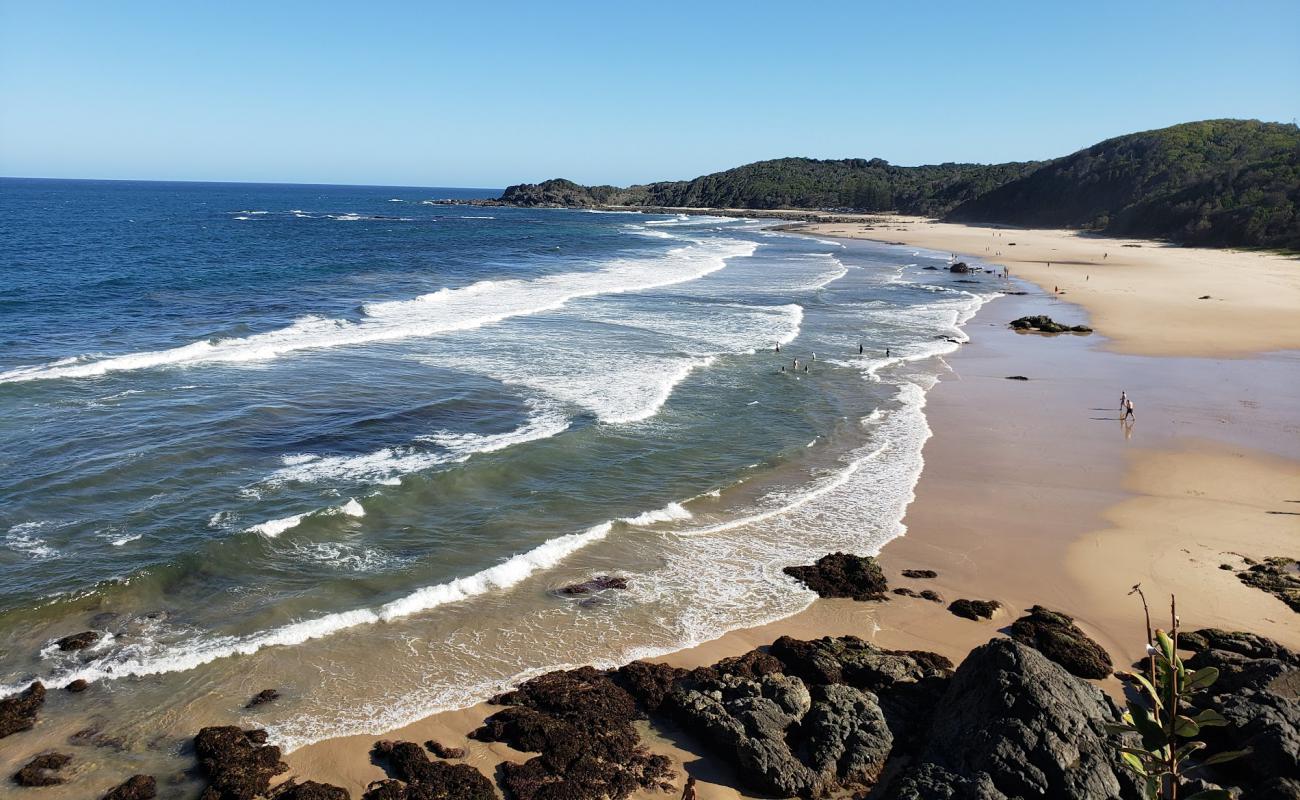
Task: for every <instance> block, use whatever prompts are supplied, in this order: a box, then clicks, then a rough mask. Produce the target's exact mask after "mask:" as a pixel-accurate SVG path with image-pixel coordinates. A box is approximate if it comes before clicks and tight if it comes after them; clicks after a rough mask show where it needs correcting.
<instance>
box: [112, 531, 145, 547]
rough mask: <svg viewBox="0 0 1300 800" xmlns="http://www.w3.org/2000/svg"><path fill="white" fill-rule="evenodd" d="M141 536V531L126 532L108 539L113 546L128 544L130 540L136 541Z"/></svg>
mask: <svg viewBox="0 0 1300 800" xmlns="http://www.w3.org/2000/svg"><path fill="white" fill-rule="evenodd" d="M142 536H144V534H143V533H128V534H125V535H123V536H118V537H117V538H115V539H112V540H110V541H109V544H111V545H113V546H114V547H121V546H122V545H124V544H130V543H131V542H134V541H136V540H137V539H139V538H140V537H142Z"/></svg>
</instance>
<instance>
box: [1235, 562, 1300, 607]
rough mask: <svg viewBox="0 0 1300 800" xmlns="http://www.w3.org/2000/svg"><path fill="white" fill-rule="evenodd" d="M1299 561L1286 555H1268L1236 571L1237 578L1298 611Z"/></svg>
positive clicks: (1299, 601) (1299, 590)
mask: <svg viewBox="0 0 1300 800" xmlns="http://www.w3.org/2000/svg"><path fill="white" fill-rule="evenodd" d="M1297 566H1300V561H1297V560H1296V559H1294V558H1288V557H1286V556H1270V557H1269V558H1266V559H1264V561H1263V562H1262V563H1258V564H1252V565H1250V568H1249V569H1246V570H1243V571H1242V572H1238V573H1237V580H1239V581H1241V582H1242V583H1244V584H1246V585H1247V586H1254V587H1255V588H1256V589H1260V590H1262V591H1265V592H1268V593H1269V594H1271V595H1273V596H1274V597H1276V598H1277V599H1279V600H1281V601H1282V602H1283V603H1286V604H1287V605H1288V606H1290V608H1291V610H1292V611H1295V612H1297V613H1300V572H1297V571H1296V567H1297Z"/></svg>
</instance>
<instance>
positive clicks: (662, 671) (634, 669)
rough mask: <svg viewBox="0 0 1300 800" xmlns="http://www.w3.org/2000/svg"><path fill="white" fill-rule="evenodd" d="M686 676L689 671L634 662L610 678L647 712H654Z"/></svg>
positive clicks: (616, 671)
mask: <svg viewBox="0 0 1300 800" xmlns="http://www.w3.org/2000/svg"><path fill="white" fill-rule="evenodd" d="M686 674H687V670H684V669H682V668H680V667H671V666H669V665H667V664H652V663H650V662H648V661H633V662H632V663H630V664H625V665H623V666H621V667H619V668H618V669H616V670H614V672H613V673H612V674H611V675H610V678H611V679H612V680H613V681H614V683H616V684H618V685H619V686H621V687H623V689H624V691H626V692H627V693H628V694H630V695H632V697H634V698H636V701H637V703H639V704H640V705H641V708H643V709H644V710H645V711H647V712H654V711H658V710H659V707H660V706H662V705H663V703H664V699H665V698H667V697H668V693H669V692H671V691H672V690H673V686H674V685H675V684H676V683H677V682H678V681H680V680H681V679H682V678H684V677H686Z"/></svg>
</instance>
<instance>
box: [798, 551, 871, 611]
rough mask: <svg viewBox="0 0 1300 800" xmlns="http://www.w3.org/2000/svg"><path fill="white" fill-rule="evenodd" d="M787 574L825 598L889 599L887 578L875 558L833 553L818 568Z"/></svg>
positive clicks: (806, 566)
mask: <svg viewBox="0 0 1300 800" xmlns="http://www.w3.org/2000/svg"><path fill="white" fill-rule="evenodd" d="M783 572H785V574H787V575H790V576H791V577H793V578H795V579H797V580H799V581H802V582H803V584H804V585H805V586H807V587H808V588H809V589H812V590H813V591H814V592H816V593H817V594H819V595H821V596H822V597H849V598H852V599H854V600H887V599H889V598H888V596H887V595H886V594H885V592H886V591H887V590H888V589H889V585H888V583H887V582H886V581H885V574H884V573H883V572H881V571H880V567H879V566H878V565H877V564H876V560H875V559H874V558H872V557H871V556H855V555H851V554H849V553H829V554H827V555H824V556H822V557H821V558H819V559H817V563H816V564H810V565H805V566H797V567H786V568H785V569H784V570H783Z"/></svg>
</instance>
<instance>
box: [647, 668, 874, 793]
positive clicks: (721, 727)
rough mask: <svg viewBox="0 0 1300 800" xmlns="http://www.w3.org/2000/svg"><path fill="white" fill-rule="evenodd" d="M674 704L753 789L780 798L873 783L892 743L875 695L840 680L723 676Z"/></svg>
mask: <svg viewBox="0 0 1300 800" xmlns="http://www.w3.org/2000/svg"><path fill="white" fill-rule="evenodd" d="M672 702H673V704H674V708H675V713H676V714H677V715H678V716H679V717H680V718H681V719H683V720H685V721H686V722H688V723H689V724H690V726H691V729H692V730H694V731H697V732H698V733H699V735H700V736H702V737H703V738H705V739H706V740H707V741H708V742H709V743H710V745H711V746H712V747H714V748H715V749H717V750H719V751H720V752H723V753H726V754H728V755H729V756H730V757H731V760H733V761H734V762H735V763H736V764H737V765H738V766H739V767H740V770H741V773H742V774H743V775H744V776H745V780H746V781H747V782H748V783H749V784H750V785H751V786H753V787H754V788H757V789H759V790H760V791H766V792H771V793H774V794H777V795H780V796H789V795H800V796H804V797H812V796H820V795H822V794H824V793H826V792H827V791H829V790H831V789H834V788H838V787H841V786H847V787H854V786H870V785H872V784H873V783H874V782H875V780H876V778H877V777H878V776H879V774H880V771H881V770H882V769H883V768H884V764H885V761H886V759H887V758H888V756H889V752H890V749H891V748H892V746H893V734H892V733H891V732H890V730H889V726H888V725H887V724H886V723H885V716H884V713H883V712H882V711H881V710H880V705H879V703H878V701H877V699H876V697H875V696H874V695H872V694H870V693H868V692H863V691H860V690H858V689H854V688H853V687H851V686H846V685H843V684H832V685H825V686H815V687H813V689H812V690H811V691H810V690H809V689H808V687H806V686H805V685H804V682H803V681H802V680H800V679H799V678H797V677H793V676H788V675H778V674H770V675H764V676H763V677H762V678H760V679H758V680H757V681H754V680H748V679H745V678H740V677H736V676H726V677H724V678H721V679H719V680H717V681H712V682H707V683H703V684H700V685H698V686H696V687H693V688H690V689H684V690H681V691H679V692H677V693H675V694H674V695H673V701H672Z"/></svg>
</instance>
